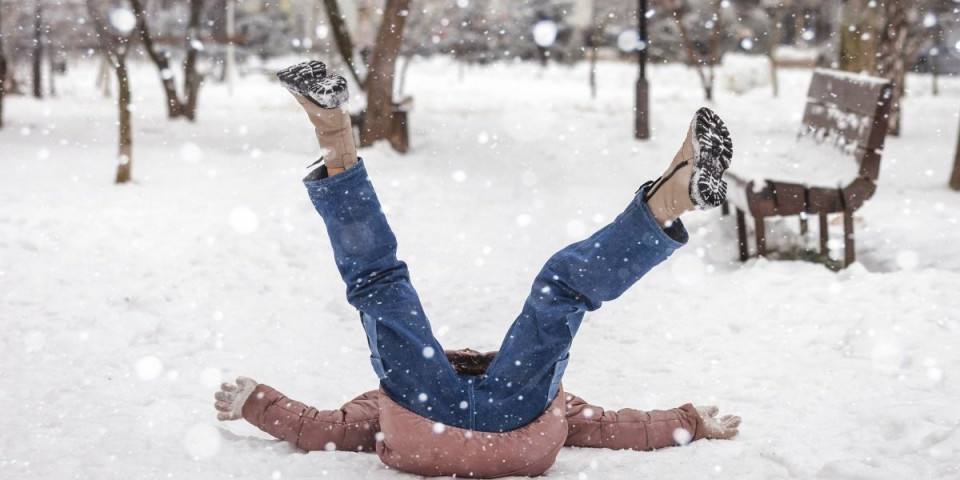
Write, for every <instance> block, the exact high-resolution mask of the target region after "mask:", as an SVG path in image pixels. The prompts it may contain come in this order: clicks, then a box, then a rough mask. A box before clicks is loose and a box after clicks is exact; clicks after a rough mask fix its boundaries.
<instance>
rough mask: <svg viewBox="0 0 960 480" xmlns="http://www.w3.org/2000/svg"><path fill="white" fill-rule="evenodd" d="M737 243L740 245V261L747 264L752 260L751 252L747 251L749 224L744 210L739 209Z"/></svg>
mask: <svg viewBox="0 0 960 480" xmlns="http://www.w3.org/2000/svg"><path fill="white" fill-rule="evenodd" d="M737 243H738V244H739V245H740V261H741V262H746V261H747V259H748V258H750V252H749V250H748V249H747V222H746V220H745V219H744V215H743V210H740V209H739V208H738V209H737Z"/></svg>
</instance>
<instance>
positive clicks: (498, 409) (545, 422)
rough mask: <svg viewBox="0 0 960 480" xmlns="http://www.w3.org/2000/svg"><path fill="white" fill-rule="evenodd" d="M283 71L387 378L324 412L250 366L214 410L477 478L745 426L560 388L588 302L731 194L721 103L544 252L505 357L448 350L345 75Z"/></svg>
mask: <svg viewBox="0 0 960 480" xmlns="http://www.w3.org/2000/svg"><path fill="white" fill-rule="evenodd" d="M278 77H279V78H280V81H281V83H283V85H284V86H285V87H286V88H287V89H288V90H289V91H290V92H291V93H292V94H293V96H294V97H295V98H296V99H297V101H298V102H299V103H300V105H302V106H303V108H304V110H306V112H307V115H308V116H309V118H310V121H311V123H312V124H313V126H314V128H315V131H316V135H317V139H318V140H319V142H320V145H321V146H322V147H324V148H326V149H327V154H326V155H325V156H324V158H323V165H321V166H319V167H318V168H317V169H315V170H314V171H313V172H311V173H310V174H309V175H307V176H306V178H304V184H305V186H306V188H307V193H308V194H309V196H310V199H311V201H312V202H313V205H314V207H315V208H316V210H317V212H318V213H319V214H320V216H321V217H322V218H323V221H324V223H325V224H326V228H327V233H328V235H329V236H330V243H331V244H332V246H333V252H334V257H335V259H336V263H337V268H338V269H339V271H340V275H341V277H342V278H343V281H344V283H345V284H346V286H347V300H348V301H349V302H350V304H351V305H353V306H354V307H355V308H356V309H357V310H358V311H359V312H360V318H361V322H362V324H363V329H364V331H365V332H366V336H367V343H368V346H369V348H370V359H371V363H372V365H373V370H374V371H375V372H376V374H377V376H378V377H379V379H380V389H379V390H378V391H373V392H368V393H364V394H363V395H360V396H359V397H357V398H355V399H354V400H352V401H350V402H349V403H347V404H346V405H344V406H343V407H341V408H340V409H339V410H318V409H316V408H313V407H308V406H306V405H304V404H302V403H299V402H297V401H294V400H291V399H289V398H287V397H285V396H284V395H283V394H281V393H280V392H278V391H276V390H274V389H273V388H271V387H269V386H267V385H263V384H258V383H257V382H255V381H254V380H252V379H249V378H246V377H240V378H238V379H237V382H236V384H229V383H225V384H223V385H222V386H221V391H219V392H217V393H216V394H215V397H216V403H215V407H216V409H217V410H218V411H219V412H220V413H219V414H218V415H217V418H218V419H220V420H223V421H227V420H237V419H240V418H244V419H246V420H247V421H249V422H250V423H252V424H253V425H255V426H257V427H258V428H260V429H261V430H263V431H265V432H267V433H269V434H270V435H273V436H274V437H276V438H279V439H281V440H285V441H289V442H292V443H294V444H295V445H297V446H298V447H300V448H302V449H304V450H321V449H322V450H349V451H374V450H375V451H376V452H377V454H378V455H379V457H380V459H381V460H382V461H383V463H385V464H386V465H388V466H390V467H392V468H395V469H397V470H401V471H405V472H409V473H414V474H418V475H424V476H441V475H455V476H459V477H479V478H495V477H503V476H514V475H516V476H535V475H540V474H543V473H544V472H545V471H546V470H547V469H548V468H550V466H551V465H553V463H554V460H555V459H556V456H557V454H558V452H559V450H560V448H561V447H563V446H564V445H569V446H581V447H602V448H614V449H635V450H649V449H655V448H661V447H667V446H673V445H682V444H686V443H688V442H690V441H695V440H700V439H703V438H708V439H728V438H731V437H733V436H734V435H736V434H737V433H738V427H739V425H740V418H739V417H736V416H733V415H727V416H723V417H717V413H718V409H717V408H716V407H712V406H708V407H694V406H692V405H690V404H686V405H683V406H681V407H678V408H675V409H672V410H666V411H652V412H644V411H640V410H634V409H629V408H627V409H623V410H619V411H616V412H612V411H609V410H605V409H603V408H601V407H598V406H594V405H590V404H588V403H587V402H586V401H584V400H583V399H581V398H580V397H577V396H576V395H573V394H568V393H564V391H563V387H562V386H561V379H562V377H563V373H564V370H565V369H566V366H567V362H568V361H569V350H570V346H571V343H572V342H573V338H574V336H575V335H576V333H577V330H578V329H579V328H580V322H581V320H582V319H583V316H584V313H585V312H588V311H593V310H596V309H598V308H600V306H601V304H602V303H603V302H605V301H609V300H613V299H615V298H617V297H619V296H620V295H621V294H623V293H624V292H625V291H626V290H627V289H628V288H630V286H632V285H633V284H634V283H636V282H637V281H638V280H640V278H641V277H643V276H644V274H646V273H647V272H648V271H649V270H650V269H651V268H653V267H654V266H656V265H658V264H659V263H661V262H663V261H664V260H666V259H667V258H668V257H669V256H670V255H671V254H672V253H673V252H674V251H675V250H676V249H678V248H680V247H681V246H683V245H684V244H685V243H686V242H687V239H688V235H687V232H686V230H685V228H684V226H683V223H682V222H681V221H680V220H679V217H680V215H681V214H682V213H684V212H687V211H692V210H694V209H701V210H704V209H708V208H713V207H716V206H718V205H720V204H721V203H722V202H723V200H724V196H725V194H726V183H725V182H723V180H721V176H722V175H723V172H724V171H725V170H726V169H727V167H728V166H729V165H730V161H731V158H732V143H731V140H730V135H729V133H728V132H727V129H726V127H725V126H724V124H723V122H722V121H721V120H720V118H718V117H717V115H716V114H714V113H713V112H712V111H710V110H709V109H707V108H701V109H700V110H698V111H697V112H696V115H695V116H694V118H693V120H692V122H691V124H690V128H689V129H688V131H687V133H686V139H685V140H684V142H683V145H682V146H681V147H680V150H679V151H678V152H677V154H676V156H675V157H674V159H673V161H672V163H671V164H670V166H669V167H668V168H667V170H666V172H665V173H664V174H663V176H661V177H660V178H658V179H657V180H655V181H651V182H646V183H644V184H643V185H642V186H641V187H640V189H639V190H638V191H637V192H636V195H635V197H634V198H633V199H632V200H631V202H630V203H629V204H628V205H627V207H626V209H625V210H624V211H623V212H622V213H621V214H620V215H619V216H617V218H616V219H615V220H614V221H613V222H612V223H610V224H609V225H607V226H605V227H603V228H601V229H600V230H599V231H597V232H596V233H594V234H593V235H591V236H590V237H589V238H587V239H585V240H583V241H580V242H577V243H574V244H572V245H569V246H567V247H566V248H563V249H562V250H560V251H559V252H557V253H556V254H554V255H553V256H552V257H551V258H550V259H549V260H548V261H547V263H546V265H545V266H544V267H543V269H542V270H541V271H540V273H539V274H538V275H537V276H536V278H535V279H534V282H533V287H532V289H531V293H530V295H529V296H528V297H527V300H526V302H525V303H524V305H523V309H522V311H521V312H520V315H519V316H518V317H517V319H516V321H515V322H514V323H513V325H512V326H511V327H510V329H509V331H508V332H507V335H506V338H505V339H504V340H503V343H502V345H501V347H500V350H499V351H498V352H496V353H487V354H480V353H478V352H475V351H472V350H460V351H450V352H445V351H444V350H443V348H442V347H441V346H440V343H439V342H438V341H437V339H436V338H434V335H433V332H432V330H431V328H430V323H429V322H428V321H427V317H426V315H425V314H424V312H423V307H422V306H421V304H420V300H419V298H418V297H417V293H416V291H415V290H414V288H413V285H412V284H411V282H410V274H409V272H408V270H407V266H406V264H405V263H404V262H402V261H400V260H398V259H397V257H396V250H397V240H396V237H394V235H393V232H392V231H391V230H390V226H389V225H388V224H387V219H386V217H385V216H384V214H383V211H382V210H381V208H380V203H379V201H378V200H377V195H376V192H375V191H374V187H373V184H372V183H371V180H370V178H369V177H368V176H367V171H366V169H365V167H364V163H363V160H362V159H359V158H357V153H356V148H355V146H354V142H353V132H352V130H351V125H350V117H349V115H348V114H347V111H346V108H345V104H346V101H347V97H348V93H347V84H346V81H345V80H344V79H343V78H342V77H340V76H329V77H328V76H326V67H325V66H324V65H323V64H322V63H320V62H315V61H312V62H306V63H302V64H299V65H295V66H293V67H290V68H287V69H285V70H283V71H281V72H279V73H278Z"/></svg>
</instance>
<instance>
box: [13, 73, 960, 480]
mask: <svg viewBox="0 0 960 480" xmlns="http://www.w3.org/2000/svg"><path fill="white" fill-rule="evenodd" d="M87 68H88V70H90V71H89V75H86V74H85V73H83V72H80V73H74V74H75V75H79V77H78V78H77V79H75V80H76V81H74V82H72V83H73V85H67V82H60V83H61V84H62V87H61V97H60V98H58V99H54V100H48V101H43V102H36V101H34V100H32V99H27V98H21V97H13V98H9V99H8V105H7V110H8V112H7V118H6V119H7V122H8V123H7V127H6V128H5V129H3V130H0V164H2V166H3V175H0V322H2V323H0V325H2V328H3V333H4V335H2V336H0V378H2V380H3V381H2V382H0V411H4V412H6V414H5V415H4V418H3V420H0V477H3V478H44V479H61V478H204V479H208V478H211V479H212V478H237V477H240V478H306V477H310V478H315V477H319V476H326V477H329V478H405V477H406V476H405V475H404V474H401V473H398V472H394V471H389V470H385V469H384V467H383V466H382V465H381V464H380V463H379V461H378V460H377V458H376V456H374V455H363V454H351V453H313V454H308V455H304V454H300V453H298V452H296V451H295V450H294V449H292V448H290V447H289V446H287V445H284V444H281V443H277V442H275V441H272V440H269V439H268V437H266V436H265V435H263V434H261V433H259V431H257V430H256V429H254V428H253V427H250V426H249V425H244V424H240V423H231V424H221V423H218V422H217V421H216V420H215V416H214V410H213V408H212V394H213V392H214V391H215V389H216V387H217V385H218V384H219V382H220V381H222V380H225V379H231V378H233V377H234V376H236V375H237V374H243V375H247V376H251V377H253V378H255V379H257V380H259V381H261V382H266V383H270V384H271V385H273V386H275V387H277V388H278V389H280V390H281V391H284V392H285V393H287V394H289V395H290V396H291V397H293V398H297V399H301V400H303V401H305V402H308V403H311V404H313V405H315V406H318V407H321V408H335V407H338V406H339V405H340V404H341V403H342V402H344V401H346V400H348V399H349V398H352V397H353V396H354V395H355V394H357V393H359V392H361V391H364V390H367V389H372V388H375V385H376V377H375V375H374V374H373V372H372V371H371V369H370V368H369V366H368V365H369V363H368V362H367V360H366V357H367V353H366V344H365V340H364V337H363V333H362V330H361V327H360V324H359V322H358V321H357V319H356V314H355V313H354V312H353V311H352V310H351V308H350V307H349V306H348V305H347V304H346V302H345V300H344V299H343V298H342V291H343V287H342V285H340V283H339V278H338V276H337V273H336V270H335V268H334V264H333V261H332V258H331V252H330V248H329V244H328V242H327V240H326V238H325V236H324V231H323V226H322V222H321V221H320V219H319V218H318V217H317V216H316V214H315V213H314V212H313V209H312V206H311V205H310V203H309V201H308V199H307V198H306V195H305V194H304V192H303V190H302V187H301V186H300V178H301V177H302V176H303V175H304V174H305V172H306V171H305V170H304V169H303V167H304V166H305V165H307V164H308V163H310V162H312V161H313V159H315V158H316V151H315V147H314V143H313V138H312V136H311V130H310V127H309V125H308V124H307V122H305V121H304V119H303V118H301V116H302V113H300V112H299V110H298V108H299V107H298V106H297V105H296V104H295V103H294V102H293V101H292V100H291V99H290V98H288V97H287V95H286V93H285V92H284V91H283V90H282V88H280V87H279V86H278V85H277V84H275V83H272V82H270V81H268V80H267V79H264V78H253V77H250V78H247V79H246V80H245V81H244V83H243V84H242V85H241V86H240V90H239V92H238V95H237V96H235V97H229V96H228V95H227V93H226V91H225V89H224V88H223V87H222V86H220V85H212V86H209V87H205V90H204V92H203V95H202V96H201V112H200V117H201V118H200V120H199V122H198V124H197V125H186V124H183V123H180V122H174V123H170V122H167V121H166V120H165V119H164V118H163V112H162V110H161V100H160V98H159V90H158V88H157V82H156V80H155V79H154V78H153V77H152V72H151V71H150V69H149V67H148V66H146V65H140V66H138V68H137V75H136V77H135V79H134V82H135V83H134V91H135V93H136V94H137V96H138V97H139V96H141V95H142V97H141V98H137V100H136V107H137V110H136V117H137V118H136V124H135V127H136V133H135V142H136V144H135V150H136V152H135V160H134V168H133V172H134V178H135V179H136V182H135V183H134V184H132V185H127V186H120V187H118V186H114V185H112V184H111V183H110V181H111V180H112V176H113V170H114V168H115V165H114V162H113V160H112V157H113V153H114V148H115V147H114V142H115V128H116V127H115V125H114V120H115V107H114V105H113V104H112V103H111V102H110V101H108V100H104V99H102V98H100V97H99V96H98V95H97V94H95V92H94V89H93V88H92V85H88V83H89V84H92V82H93V78H94V76H93V71H92V68H89V67H87ZM85 71H86V70H84V72H85ZM651 74H652V79H651V85H652V92H653V98H652V101H651V104H652V106H653V112H652V118H653V127H654V138H653V139H652V140H650V141H648V142H638V141H635V140H633V139H632V131H631V128H632V111H631V108H632V104H633V97H632V95H633V94H632V91H633V82H634V80H635V73H634V70H633V67H632V66H630V65H626V64H613V63H609V64H602V65H601V66H600V70H599V81H600V93H599V97H598V98H597V99H596V100H591V99H590V98H589V92H588V89H587V86H586V70H585V66H578V67H575V68H572V69H571V68H566V67H551V68H549V69H546V70H541V69H540V68H538V67H534V66H529V65H518V66H504V65H497V66H492V67H485V68H467V69H465V72H464V75H463V78H462V79H460V78H458V73H457V68H456V66H455V65H453V64H451V63H448V62H447V61H445V60H433V61H429V62H421V63H417V64H414V66H412V67H411V68H410V71H409V75H410V77H409V78H408V80H407V86H408V90H409V92H408V93H410V94H412V95H413V96H414V97H415V102H416V104H415V109H414V111H413V113H412V114H411V125H412V132H411V134H412V139H413V146H412V152H411V153H410V154H409V155H406V156H399V155H397V154H395V153H393V152H391V151H390V150H389V149H388V148H387V147H385V146H383V145H378V146H377V147H374V148H371V149H368V150H365V151H363V152H362V155H363V156H364V157H365V159H366V161H367V165H368V168H369V170H370V172H371V175H372V177H373V180H374V182H375V183H376V185H377V186H378V188H379V194H380V197H381V200H382V201H383V203H384V205H385V209H386V210H387V215H388V217H389V218H390V220H391V222H392V224H393V226H394V229H395V230H396V233H397V236H398V237H399V239H400V243H401V246H400V250H401V251H400V254H401V256H402V258H404V259H405V260H407V262H408V263H409V264H410V268H411V270H412V272H413V275H414V283H415V285H416V286H417V288H418V290H419V291H420V293H421V294H422V296H423V300H424V304H425V307H426V310H427V313H428V314H429V315H431V319H432V322H433V325H434V329H435V331H436V333H437V336H438V338H439V339H440V341H441V343H443V345H444V346H446V347H448V348H450V347H463V346H470V347H472V348H475V349H478V350H492V349H495V348H496V347H497V346H498V344H499V342H500V340H501V338H502V336H503V334H504V332H505V330H506V327H507V326H508V325H509V323H510V322H511V321H512V319H513V317H514V315H516V313H517V312H518V311H519V307H520V305H521V302H522V301H523V298H524V296H525V294H526V291H527V289H528V288H529V282H530V280H531V278H532V275H533V274H534V273H535V272H536V271H537V270H538V269H539V267H540V264H541V263H542V262H543V261H544V260H545V259H546V258H547V257H548V256H549V255H550V254H551V253H552V252H553V251H555V250H556V249H558V248H560V247H562V246H564V245H565V244H567V243H570V242H571V241H574V240H578V239H580V238H582V237H584V236H585V235H587V234H589V233H590V232H591V231H592V230H593V229H594V228H597V227H598V226H599V225H601V224H603V223H604V222H606V221H609V220H610V219H612V218H613V217H614V216H615V215H616V214H617V213H619V211H620V209H622V208H623V206H625V205H626V203H627V202H628V201H629V200H630V198H631V196H632V193H633V191H634V190H635V189H636V188H637V186H639V184H640V183H642V182H643V181H644V180H646V179H649V178H652V177H655V176H656V175H658V174H659V173H660V170H661V169H662V168H663V167H664V166H665V165H666V163H667V162H668V161H669V158H670V157H671V156H672V155H673V152H674V150H675V149H676V147H677V146H678V144H679V142H680V140H681V138H682V132H683V129H684V128H685V126H686V124H687V122H688V121H689V116H690V115H691V114H692V113H693V111H694V110H695V109H696V108H697V107H698V106H700V105H701V104H702V103H703V102H702V100H701V96H700V95H701V94H700V91H699V89H698V86H697V84H696V75H695V73H694V72H693V71H690V70H687V69H685V68H683V67H679V66H662V67H657V68H653V69H652V73H651ZM84 75H86V76H84ZM723 75H726V76H727V77H729V76H731V75H733V74H732V73H731V72H724V73H723ZM85 78H89V80H90V81H89V82H84V81H82V79H85ZM808 78H809V72H808V71H788V72H783V74H782V79H781V80H782V83H783V86H782V91H783V94H782V95H781V97H780V98H777V99H772V98H771V97H770V94H769V89H767V88H758V89H755V90H751V91H749V92H747V93H745V94H743V95H735V94H733V93H731V92H729V91H727V90H725V89H723V88H721V89H720V90H719V91H718V99H717V100H716V102H715V103H714V104H713V105H712V107H713V108H714V109H715V110H716V111H717V112H718V113H719V114H720V115H721V116H723V117H724V118H725V119H726V121H727V124H728V125H729V127H730V130H731V133H732V135H733V136H734V142H735V157H734V162H736V161H737V155H760V154H762V153H763V152H764V151H765V149H766V148H768V147H769V146H770V145H771V144H775V145H783V144H787V145H789V144H790V142H793V137H794V133H795V132H796V128H797V125H798V124H799V117H800V115H801V113H802V106H803V101H804V99H803V94H804V92H805V89H806V82H807V80H808ZM927 82H928V79H926V78H923V77H916V78H911V79H910V84H909V86H910V88H911V89H912V90H911V92H910V94H909V95H908V97H907V99H906V100H905V102H906V103H905V107H904V108H905V120H904V121H905V124H904V132H903V136H902V137H900V138H893V139H890V140H889V143H888V148H887V152H886V153H885V155H884V160H883V165H882V169H881V179H880V187H879V190H878V192H877V195H876V196H875V197H874V198H873V199H872V200H871V201H870V202H869V203H868V204H867V205H866V206H865V207H864V208H863V209H862V210H860V211H859V212H858V214H857V222H858V223H857V228H858V230H857V235H858V237H857V246H858V259H859V260H860V262H859V263H858V264H855V265H854V266H852V267H851V268H849V269H847V270H845V271H842V272H840V273H835V272H832V271H830V270H828V269H826V268H824V267H822V266H820V265H816V264H809V263H801V262H769V261H764V260H760V261H751V262H749V263H747V264H744V265H741V264H740V263H739V262H738V261H736V260H735V259H736V245H735V240H734V239H733V235H734V232H733V225H732V224H731V221H730V219H721V218H720V216H719V213H718V212H708V213H696V214H691V215H690V216H689V218H688V219H685V222H686V223H687V225H688V229H689V230H690V232H691V234H692V239H691V242H690V244H689V245H688V246H687V247H685V248H684V249H683V250H681V251H680V252H678V253H677V254H676V255H675V256H674V257H673V258H672V259H670V260H669V261H668V262H666V263H665V264H663V265H662V266H661V267H659V268H658V269H656V270H655V271H654V272H651V274H650V275H648V276H647V277H646V278H644V279H643V280H642V281H641V282H640V283H639V284H638V285H637V286H636V287H635V288H634V289H633V290H631V291H630V292H628V293H627V294H626V295H624V296H623V297H622V298H621V299H618V300H617V301H615V302H612V303H610V304H609V305H607V306H605V307H604V308H603V309H601V310H600V311H598V312H595V313H593V314H591V315H589V316H588V318H587V320H586V321H585V322H584V326H583V328H581V330H580V333H579V335H578V337H577V341H576V343H575V344H574V347H573V351H572V356H573V359H574V360H573V361H572V362H571V363H570V367H569V368H568V370H567V374H566V377H565V381H564V383H565V386H566V388H567V389H569V390H570V391H573V392H576V393H577V394H579V395H582V396H584V397H585V398H586V399H588V400H590V401H592V402H595V403H598V404H600V405H603V406H605V407H611V408H620V407H627V406H631V407H637V408H647V409H649V408H668V407H673V406H677V405H679V404H682V403H685V402H694V403H697V404H705V403H710V404H713V403H716V404H718V405H720V407H721V409H722V411H723V412H730V413H737V414H740V415H742V416H743V418H744V423H743V426H742V429H741V435H740V436H739V437H737V438H736V439H735V440H733V441H703V442H696V443H694V444H692V445H690V446H688V447H685V448H673V449H666V450H662V451H657V452H650V453H637V452H629V451H627V452H624V451H619V452H611V451H597V450H588V449H580V450H573V449H568V450H564V451H563V452H562V453H561V455H560V457H559V459H558V461H557V463H556V465H555V466H554V467H553V468H552V469H551V470H550V472H549V476H550V477H551V478H570V479H573V478H578V479H579V478H599V479H616V478H624V479H626V478H737V479H768V478H787V477H799V478H809V477H816V478H837V479H862V478H870V479H886V478H889V479H902V478H908V477H914V478H960V466H958V462H957V459H958V458H960V427H958V426H960V411H958V409H957V408H956V402H957V400H958V399H960V380H958V375H960V351H958V349H957V345H958V344H960V343H958V336H960V296H958V295H957V292H958V291H960V249H958V247H957V245H960V224H958V218H960V193H957V192H953V191H950V190H948V189H947V188H946V180H947V178H948V175H949V168H950V163H951V160H952V153H953V148H954V144H955V139H956V130H955V129H956V125H957V123H958V118H957V112H958V110H960V108H958V107H960V100H958V99H960V95H958V93H960V81H957V80H949V81H945V82H944V85H943V92H942V93H941V95H940V96H939V97H931V96H930V94H929V91H928V90H929V86H928V83H927ZM81 83H82V85H80V84H81ZM789 227H790V225H787V224H786V222H784V224H783V225H772V226H771V236H774V237H776V235H775V234H774V233H773V232H778V231H782V230H784V229H787V228H789ZM813 230H814V231H815V228H814V229H813ZM836 230H837V231H836V232H835V234H836V235H839V228H837V229H836Z"/></svg>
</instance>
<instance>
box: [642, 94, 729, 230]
mask: <svg viewBox="0 0 960 480" xmlns="http://www.w3.org/2000/svg"><path fill="white" fill-rule="evenodd" d="M732 157H733V142H732V141H731V140H730V133H729V132H728V131H727V127H726V126H725V125H724V124H723V121H722V120H720V117H718V116H717V114H716V113H713V111H711V110H710V109H709V108H706V107H704V108H701V109H700V110H697V113H696V115H694V117H693V120H692V121H691V122H690V128H689V129H688V130H687V138H686V139H685V140H684V141H683V145H681V146H680V150H679V151H678V152H677V154H676V156H674V157H673V162H672V163H671V164H670V167H668V168H667V170H666V171H665V172H664V173H663V175H662V176H660V178H658V179H657V180H656V181H654V182H653V183H652V185H650V187H649V188H648V189H647V191H646V193H645V195H644V201H646V202H647V206H648V207H650V211H651V212H652V213H653V216H654V218H656V219H657V222H659V223H660V225H663V226H667V225H669V223H670V222H673V221H674V220H676V219H677V218H679V217H680V215H681V214H682V213H684V212H689V211H691V210H694V209H698V210H707V209H710V208H714V207H717V206H720V204H722V203H723V200H724V198H725V197H726V194H727V182H724V181H723V180H721V178H720V177H721V176H723V172H724V170H726V169H727V168H728V167H730V160H731V159H732Z"/></svg>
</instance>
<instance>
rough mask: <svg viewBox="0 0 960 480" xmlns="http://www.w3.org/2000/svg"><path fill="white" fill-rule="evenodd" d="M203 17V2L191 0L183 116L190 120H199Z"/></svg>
mask: <svg viewBox="0 0 960 480" xmlns="http://www.w3.org/2000/svg"><path fill="white" fill-rule="evenodd" d="M202 15H203V0H190V18H189V19H188V23H187V58H186V60H184V62H183V90H184V92H183V93H184V101H183V102H181V105H182V106H183V115H184V116H186V117H187V119H188V120H190V121H191V122H192V121H195V120H196V119H197V95H198V94H199V92H200V84H201V83H203V77H202V76H201V75H200V73H199V72H197V54H198V53H199V50H198V48H197V46H196V43H197V42H199V41H200V17H201V16H202Z"/></svg>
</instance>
